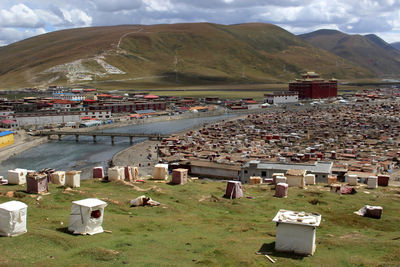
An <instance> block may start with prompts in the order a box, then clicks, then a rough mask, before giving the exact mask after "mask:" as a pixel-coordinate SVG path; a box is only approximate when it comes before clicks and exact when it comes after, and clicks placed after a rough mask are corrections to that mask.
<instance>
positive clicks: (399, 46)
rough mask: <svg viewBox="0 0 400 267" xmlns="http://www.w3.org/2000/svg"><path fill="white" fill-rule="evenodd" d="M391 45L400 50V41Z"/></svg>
mask: <svg viewBox="0 0 400 267" xmlns="http://www.w3.org/2000/svg"><path fill="white" fill-rule="evenodd" d="M390 45H391V46H393V47H394V48H396V49H398V50H400V42H395V43H391V44H390Z"/></svg>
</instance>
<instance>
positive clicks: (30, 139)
mask: <svg viewBox="0 0 400 267" xmlns="http://www.w3.org/2000/svg"><path fill="white" fill-rule="evenodd" d="M45 142H47V138H46V137H34V136H30V135H28V134H27V133H26V132H25V131H23V130H18V131H15V132H14V144H13V145H9V146H7V147H3V148H1V149H0V163H1V162H3V161H5V160H7V159H9V158H10V157H12V156H15V155H17V154H20V153H22V152H24V151H26V150H29V149H31V148H34V147H36V146H38V145H41V144H43V143H45Z"/></svg>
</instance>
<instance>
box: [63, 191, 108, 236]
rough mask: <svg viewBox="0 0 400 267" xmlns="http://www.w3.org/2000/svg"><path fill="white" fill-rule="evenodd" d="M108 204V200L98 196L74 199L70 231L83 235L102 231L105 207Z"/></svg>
mask: <svg viewBox="0 0 400 267" xmlns="http://www.w3.org/2000/svg"><path fill="white" fill-rule="evenodd" d="M106 206H107V203H106V202H104V201H101V200H100V199H97V198H87V199H82V200H78V201H73V202H72V208H71V214H70V217H69V226H68V231H70V232H72V233H73V234H81V235H94V234H98V233H102V232H103V227H102V223H103V216H104V208H105V207H106Z"/></svg>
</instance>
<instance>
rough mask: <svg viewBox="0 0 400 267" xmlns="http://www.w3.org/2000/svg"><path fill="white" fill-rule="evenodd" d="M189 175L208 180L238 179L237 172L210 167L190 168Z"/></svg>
mask: <svg viewBox="0 0 400 267" xmlns="http://www.w3.org/2000/svg"><path fill="white" fill-rule="evenodd" d="M190 173H191V174H193V175H198V176H206V177H210V178H225V179H230V180H236V179H238V171H235V170H228V169H216V168H212V167H201V166H191V172H190Z"/></svg>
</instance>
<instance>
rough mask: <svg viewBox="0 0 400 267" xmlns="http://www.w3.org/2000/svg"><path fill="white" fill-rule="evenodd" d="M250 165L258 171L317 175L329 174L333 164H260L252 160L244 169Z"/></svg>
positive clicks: (321, 162)
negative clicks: (305, 171) (268, 170)
mask: <svg viewBox="0 0 400 267" xmlns="http://www.w3.org/2000/svg"><path fill="white" fill-rule="evenodd" d="M250 164H257V168H258V169H270V170H285V171H287V170H290V169H293V170H307V171H310V172H317V173H330V172H331V169H332V166H333V163H332V162H330V161H316V162H314V163H313V164H312V163H311V164H305V163H300V164H299V163H285V162H260V161H258V160H252V161H249V162H247V163H246V164H245V165H244V167H245V168H248V167H249V166H250Z"/></svg>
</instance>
